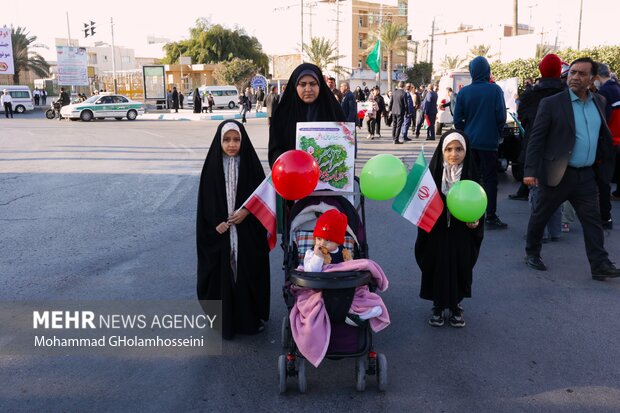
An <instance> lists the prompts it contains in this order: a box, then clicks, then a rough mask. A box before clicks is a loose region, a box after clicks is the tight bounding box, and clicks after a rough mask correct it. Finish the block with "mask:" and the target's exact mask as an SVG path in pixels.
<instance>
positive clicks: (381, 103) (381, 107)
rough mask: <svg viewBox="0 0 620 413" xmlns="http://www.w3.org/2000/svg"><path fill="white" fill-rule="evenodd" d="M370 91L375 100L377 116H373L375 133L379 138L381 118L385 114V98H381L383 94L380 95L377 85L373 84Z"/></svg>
mask: <svg viewBox="0 0 620 413" xmlns="http://www.w3.org/2000/svg"><path fill="white" fill-rule="evenodd" d="M372 93H373V94H374V95H375V102H377V116H376V117H375V135H376V137H377V138H379V139H381V118H382V117H383V116H384V114H385V100H383V96H382V95H381V89H380V88H379V86H375V87H374V88H373V90H372Z"/></svg>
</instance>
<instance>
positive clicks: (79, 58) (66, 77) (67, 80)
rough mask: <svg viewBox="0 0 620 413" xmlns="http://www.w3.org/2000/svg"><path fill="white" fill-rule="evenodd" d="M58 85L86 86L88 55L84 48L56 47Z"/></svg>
mask: <svg viewBox="0 0 620 413" xmlns="http://www.w3.org/2000/svg"><path fill="white" fill-rule="evenodd" d="M56 57H57V59H58V84H59V85H68V86H88V55H87V54H86V48H85V47H69V46H56Z"/></svg>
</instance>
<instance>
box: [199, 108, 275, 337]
mask: <svg viewBox="0 0 620 413" xmlns="http://www.w3.org/2000/svg"><path fill="white" fill-rule="evenodd" d="M228 122H234V123H235V124H236V125H237V126H238V127H239V130H240V131H241V147H240V150H239V156H240V159H239V173H238V181H237V195H236V199H235V210H236V209H238V208H239V207H240V206H241V204H243V202H245V200H246V199H248V197H249V196H250V195H251V194H252V192H254V190H255V189H256V188H257V187H258V186H259V185H260V183H261V182H262V181H263V180H264V179H265V173H264V171H263V166H262V165H261V162H260V160H259V159H258V155H257V154H256V151H255V150H254V146H252V141H251V140H250V138H249V136H248V134H247V132H246V130H245V128H244V127H243V125H242V124H241V123H239V122H237V121H235V120H226V121H224V122H222V123H221V124H220V125H219V127H218V128H217V132H216V133H215V136H214V138H213V141H212V143H211V147H210V148H209V152H208V154H207V158H206V160H205V163H204V166H203V168H202V175H201V176H200V188H199V191H198V208H197V209H198V210H197V220H196V246H197V251H198V271H197V272H198V283H197V294H198V299H199V300H222V324H223V326H222V328H223V330H222V336H223V337H224V338H232V337H233V336H234V334H235V333H236V332H239V333H246V334H252V333H256V332H257V331H258V328H259V326H260V320H261V319H263V320H267V319H268V318H269V283H270V281H269V246H268V244H267V231H266V230H265V228H264V227H263V226H262V225H261V224H260V222H259V221H258V220H257V219H256V217H255V216H254V215H252V214H250V215H248V216H247V217H246V218H245V220H244V221H243V222H242V223H241V224H239V225H237V226H236V227H237V236H238V259H237V281H236V283H235V282H234V281H233V273H232V268H231V264H230V235H229V234H230V231H226V232H225V233H224V234H219V233H218V232H217V231H216V230H215V227H216V226H217V225H218V224H220V223H221V222H223V221H226V220H227V219H228V207H227V204H226V187H225V178H224V166H223V164H224V160H223V159H224V157H223V151H222V144H221V133H222V127H223V126H224V125H225V124H226V123H228Z"/></svg>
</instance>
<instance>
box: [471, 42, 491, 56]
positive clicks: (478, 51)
mask: <svg viewBox="0 0 620 413" xmlns="http://www.w3.org/2000/svg"><path fill="white" fill-rule="evenodd" d="M490 50H491V46H490V45H488V44H477V45H475V46H472V48H471V49H469V54H470V56H471V57H472V58H473V57H476V56H482V57H486V58H491V57H493V56H495V55H493V54H489V51H490Z"/></svg>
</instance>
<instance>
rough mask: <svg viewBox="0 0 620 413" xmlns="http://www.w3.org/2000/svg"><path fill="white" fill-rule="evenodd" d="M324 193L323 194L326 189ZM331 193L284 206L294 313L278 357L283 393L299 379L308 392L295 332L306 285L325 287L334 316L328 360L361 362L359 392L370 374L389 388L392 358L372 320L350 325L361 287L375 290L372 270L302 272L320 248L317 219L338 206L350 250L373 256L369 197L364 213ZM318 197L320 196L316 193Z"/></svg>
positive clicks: (289, 302)
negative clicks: (297, 291)
mask: <svg viewBox="0 0 620 413" xmlns="http://www.w3.org/2000/svg"><path fill="white" fill-rule="evenodd" d="M321 192H323V191H321ZM324 192H325V195H319V196H316V195H313V196H309V197H307V198H304V199H302V200H300V201H298V202H297V203H295V204H294V205H293V206H292V207H290V208H289V207H285V208H284V230H283V234H282V248H283V249H284V265H283V269H284V274H285V283H284V286H283V288H282V291H283V296H284V301H285V303H286V306H287V309H288V314H287V316H285V317H284V318H283V320H282V347H283V350H284V354H282V355H280V356H279V359H278V373H279V378H280V382H279V384H280V387H279V388H280V393H284V392H286V386H287V379H288V378H289V377H297V383H298V387H299V391H300V392H301V393H305V392H306V390H307V381H306V364H307V363H308V361H307V360H306V359H305V357H304V355H303V354H302V353H301V352H300V350H299V348H298V345H297V343H295V340H294V338H293V335H292V333H291V325H290V318H289V316H290V313H291V310H292V308H293V306H294V305H295V300H296V297H295V295H294V294H293V293H292V291H291V288H297V287H303V288H309V289H320V290H321V293H322V297H323V300H324V305H325V309H326V311H327V314H328V316H329V321H330V323H329V324H330V327H331V336H330V338H329V346H328V347H327V352H326V354H325V358H327V359H332V360H337V359H343V358H355V359H356V363H355V376H356V388H357V390H358V391H364V390H365V388H366V376H367V375H374V376H376V377H377V383H378V387H379V390H380V391H384V390H385V389H386V387H387V367H388V365H387V359H386V357H385V355H384V354H382V353H377V352H375V351H374V350H373V341H372V330H371V328H370V326H369V323H368V322H367V321H366V322H364V323H363V324H362V325H360V326H357V327H354V326H351V325H349V324H346V323H345V318H346V317H347V313H348V311H349V308H350V307H351V303H352V300H353V294H354V293H355V289H356V288H357V287H359V286H364V285H368V287H369V290H370V291H374V290H375V285H374V282H373V278H372V276H371V273H370V272H369V271H339V272H304V271H299V270H297V269H296V268H297V267H298V266H299V265H300V264H302V265H303V256H304V254H305V252H306V251H307V250H308V249H311V248H312V246H313V244H314V237H313V235H312V231H313V228H314V224H315V222H316V218H317V217H318V216H320V214H321V213H322V212H325V211H327V210H328V209H332V208H336V209H338V210H339V211H340V212H342V213H344V214H345V215H347V218H348V226H349V229H350V231H349V230H348V231H347V236H346V237H345V243H344V244H343V245H344V247H345V248H348V249H349V250H350V251H351V253H352V257H353V259H359V258H368V244H367V243H366V232H365V228H364V226H365V210H364V198H363V197H362V196H360V200H359V211H360V212H361V218H360V215H359V214H358V209H356V208H355V207H354V206H353V205H352V204H351V203H350V202H349V201H348V200H347V199H346V198H345V197H343V196H341V195H334V194H332V193H331V191H324ZM315 194H316V193H315Z"/></svg>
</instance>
